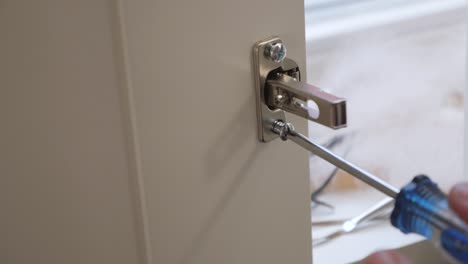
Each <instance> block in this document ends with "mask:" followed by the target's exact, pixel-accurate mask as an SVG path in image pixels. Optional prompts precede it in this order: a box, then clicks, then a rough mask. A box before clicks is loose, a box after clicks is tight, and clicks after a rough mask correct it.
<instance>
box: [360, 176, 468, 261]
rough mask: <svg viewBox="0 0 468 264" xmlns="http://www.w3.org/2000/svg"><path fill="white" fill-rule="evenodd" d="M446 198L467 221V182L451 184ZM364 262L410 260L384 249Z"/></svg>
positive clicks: (396, 252) (394, 251)
mask: <svg viewBox="0 0 468 264" xmlns="http://www.w3.org/2000/svg"><path fill="white" fill-rule="evenodd" d="M448 200H449V204H450V207H451V208H452V209H453V210H454V211H455V212H456V213H457V214H458V215H459V216H460V217H461V218H462V219H463V220H464V221H465V222H467V223H468V182H464V183H459V184H456V185H455V186H453V188H452V189H451V190H450V193H449V197H448ZM364 264H411V261H410V260H409V259H408V257H406V256H404V255H402V254H400V253H399V252H398V251H396V250H385V251H379V252H376V253H373V254H371V255H370V256H369V257H367V258H366V259H365V260H364Z"/></svg>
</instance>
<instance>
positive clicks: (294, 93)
mask: <svg viewBox="0 0 468 264" xmlns="http://www.w3.org/2000/svg"><path fill="white" fill-rule="evenodd" d="M265 96H266V102H267V104H268V105H269V106H273V107H275V108H280V109H283V110H285V111H288V112H290V113H293V114H295V115H298V116H301V117H304V118H306V119H309V120H311V121H315V122H317V123H319V124H322V125H325V126H327V127H330V128H333V129H338V128H342V127H346V100H345V99H343V98H340V97H337V96H334V95H332V94H329V93H326V92H324V91H322V90H321V89H320V88H318V87H315V86H313V85H310V84H308V83H304V82H299V81H297V79H296V78H294V77H291V76H288V75H286V74H278V75H276V76H274V77H273V78H271V79H269V80H267V87H266V91H265ZM278 96H281V97H282V98H286V99H283V100H282V102H279V101H278V100H277V97H278ZM309 100H311V101H313V102H314V103H315V104H316V105H317V107H318V109H314V108H311V107H308V106H307V102H308V101H309Z"/></svg>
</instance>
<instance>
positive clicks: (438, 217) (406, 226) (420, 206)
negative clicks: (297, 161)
mask: <svg viewBox="0 0 468 264" xmlns="http://www.w3.org/2000/svg"><path fill="white" fill-rule="evenodd" d="M272 131H273V132H274V133H276V134H278V135H279V136H280V137H281V139H282V140H284V141H286V140H288V139H289V140H291V141H293V142H295V143H296V144H298V145H299V146H301V147H303V148H305V149H307V150H309V151H310V152H312V153H314V154H315V155H317V156H319V157H321V158H323V159H324V160H326V161H328V162H330V163H331V164H333V165H335V166H336V167H338V168H340V169H342V170H344V171H346V172H347V173H349V174H351V175H352V176H354V177H356V178H358V179H359V180H361V181H363V182H365V183H367V184H368V185H370V186H371V187H373V188H375V189H377V190H379V191H381V192H382V193H384V194H386V195H388V196H390V197H392V198H393V199H395V207H394V209H393V211H392V214H391V216H390V220H391V223H392V225H393V226H394V227H396V228H397V229H399V230H400V231H402V232H403V233H405V234H408V233H416V234H420V235H422V236H424V237H425V238H427V239H429V240H431V241H432V242H434V243H435V244H436V245H437V246H438V247H442V249H444V250H445V252H447V253H448V255H449V256H451V257H449V258H451V259H453V260H455V261H457V262H459V263H463V264H468V225H467V223H465V222H464V221H463V220H462V219H461V218H460V217H459V216H458V215H457V214H456V213H455V212H454V211H453V210H452V209H451V208H450V206H449V204H448V199H447V196H446V195H445V194H444V193H443V192H442V191H441V190H440V189H439V188H438V187H437V184H436V183H434V182H433V181H432V180H431V179H430V178H429V177H427V176H425V175H418V176H416V177H414V179H413V180H412V181H411V182H410V183H408V184H407V185H405V186H404V187H403V188H402V189H401V190H399V189H398V188H395V187H394V186H392V185H390V184H388V183H387V182H385V181H383V180H382V179H379V178H378V177H377V176H375V175H372V174H371V173H369V172H367V171H365V170H363V169H361V168H359V167H358V166H356V165H354V164H352V163H350V162H348V161H346V160H345V159H343V158H341V157H339V156H338V155H336V154H334V153H333V152H331V151H330V150H328V149H326V148H324V147H322V146H320V145H318V144H317V143H315V142H313V141H311V140H310V139H309V138H307V137H306V136H304V135H302V134H300V133H298V132H297V131H296V130H294V127H293V126H292V125H291V124H289V123H285V122H283V121H275V122H274V124H273V127H272ZM467 202H468V201H467Z"/></svg>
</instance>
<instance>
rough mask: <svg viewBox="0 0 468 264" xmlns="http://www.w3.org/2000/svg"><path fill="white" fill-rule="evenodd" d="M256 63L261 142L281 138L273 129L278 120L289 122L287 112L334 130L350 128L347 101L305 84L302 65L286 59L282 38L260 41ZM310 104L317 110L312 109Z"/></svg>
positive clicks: (254, 55)
mask: <svg viewBox="0 0 468 264" xmlns="http://www.w3.org/2000/svg"><path fill="white" fill-rule="evenodd" d="M253 63H254V74H255V94H256V100H257V127H258V138H259V140H260V141H263V142H268V141H270V140H273V139H275V138H277V137H278V135H277V134H275V133H273V132H272V131H271V129H270V128H271V127H272V125H273V123H274V122H275V121H276V120H282V121H286V116H285V114H284V111H287V112H290V113H292V114H295V115H298V116H300V117H303V118H307V119H309V120H311V121H314V122H317V123H319V124H322V125H325V126H327V127H330V128H333V129H338V128H342V127H345V126H346V100H345V99H343V98H339V97H336V96H334V95H332V94H329V93H326V92H324V91H323V90H321V89H320V88H318V87H315V86H313V85H310V84H307V83H304V82H301V72H300V70H299V66H298V65H297V63H296V62H295V61H293V60H292V59H289V58H286V47H285V45H284V43H283V41H282V40H281V39H280V38H278V37H272V38H269V39H266V40H263V41H259V42H257V43H256V44H255V45H254V49H253ZM309 101H312V102H314V103H315V105H316V106H317V108H313V107H309V106H308V102H309Z"/></svg>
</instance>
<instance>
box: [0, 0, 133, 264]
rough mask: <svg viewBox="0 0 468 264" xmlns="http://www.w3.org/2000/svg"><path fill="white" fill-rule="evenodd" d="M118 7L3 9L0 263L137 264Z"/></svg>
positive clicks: (54, 4)
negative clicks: (122, 100) (117, 45)
mask: <svg viewBox="0 0 468 264" xmlns="http://www.w3.org/2000/svg"><path fill="white" fill-rule="evenodd" d="M111 2H112V1H53V0H47V1H16V0H12V1H0V32H1V34H2V40H1V41H0V58H1V60H0V76H1V77H0V87H1V88H0V120H1V122H2V125H1V132H0V134H1V137H0V146H1V147H0V175H1V183H0V186H1V187H0V205H1V206H0V208H2V212H1V220H0V223H1V227H0V230H1V231H0V233H1V234H2V235H1V238H0V243H1V244H0V263H5V264H23V263H37V264H52V263H54V264H55V263H57V264H59V263H67V264H72V263H87V264H91V263H96V264H103V263H122V264H129V263H137V261H138V258H137V254H138V253H137V246H136V245H137V244H136V242H137V235H136V231H135V221H134V211H133V209H132V207H133V206H132V202H131V201H132V199H131V194H130V188H129V180H130V178H129V167H128V165H127V164H128V162H127V159H128V157H127V150H126V148H127V147H126V143H125V141H126V140H125V135H124V133H123V131H124V129H123V128H124V122H123V119H122V115H121V111H122V106H121V103H120V97H119V82H120V81H119V78H118V69H117V67H116V66H117V64H116V61H115V58H114V57H115V56H114V52H115V49H114V42H115V41H114V39H113V36H112V34H111V33H112V31H113V29H112V28H113V27H114V26H113V24H115V22H114V21H113V19H112V16H113V13H115V12H113V11H112V8H113V6H112V5H111Z"/></svg>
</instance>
